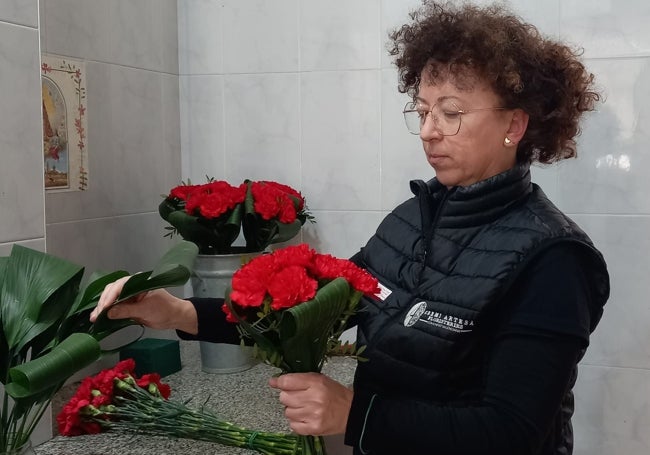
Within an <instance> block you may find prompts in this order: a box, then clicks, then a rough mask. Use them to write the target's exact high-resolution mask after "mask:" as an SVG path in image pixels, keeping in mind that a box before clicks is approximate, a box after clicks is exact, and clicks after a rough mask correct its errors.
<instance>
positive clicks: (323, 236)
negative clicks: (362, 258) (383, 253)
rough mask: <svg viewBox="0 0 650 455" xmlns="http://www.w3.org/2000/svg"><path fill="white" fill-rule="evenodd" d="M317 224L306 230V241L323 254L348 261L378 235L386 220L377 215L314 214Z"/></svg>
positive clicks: (369, 212)
mask: <svg viewBox="0 0 650 455" xmlns="http://www.w3.org/2000/svg"><path fill="white" fill-rule="evenodd" d="M313 215H314V216H315V217H316V224H306V225H305V226H304V227H303V240H304V241H305V242H306V243H308V244H309V245H310V246H311V247H312V248H314V249H315V250H316V251H318V252H321V253H327V254H331V255H334V256H336V257H341V258H348V257H350V256H352V255H353V254H355V253H357V252H358V251H359V249H360V248H361V247H362V246H364V245H365V244H366V243H367V242H368V239H369V238H370V237H371V236H372V235H373V234H374V233H375V230H376V229H377V226H378V225H379V223H380V221H381V220H382V219H383V217H384V215H383V214H382V213H381V212H374V211H365V212H360V211H344V212H334V211H320V210H316V211H313Z"/></svg>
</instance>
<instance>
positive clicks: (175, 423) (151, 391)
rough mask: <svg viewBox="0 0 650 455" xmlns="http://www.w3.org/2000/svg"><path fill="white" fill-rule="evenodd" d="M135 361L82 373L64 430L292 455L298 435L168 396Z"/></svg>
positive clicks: (61, 422)
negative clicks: (242, 423) (255, 426)
mask: <svg viewBox="0 0 650 455" xmlns="http://www.w3.org/2000/svg"><path fill="white" fill-rule="evenodd" d="M134 369H135V362H134V361H133V360H132V359H127V360H124V361H121V362H120V363H118V364H117V365H116V366H115V367H114V368H112V369H108V370H103V371H101V372H100V373H99V374H97V375H96V376H93V377H88V378H85V379H84V380H83V381H82V382H81V385H80V386H79V388H78V389H77V392H76V393H75V395H74V396H73V397H72V398H71V399H70V401H68V403H67V404H66V405H65V406H64V407H63V410H62V411H61V412H60V413H59V414H58V416H57V418H56V420H57V424H58V428H59V433H61V434H62V435H64V436H78V435H81V434H96V433H100V432H103V431H115V432H128V433H137V434H148V435H157V436H160V435H164V436H172V437H177V438H188V439H196V440H202V441H210V442H216V443H220V444H225V445H229V446H234V447H243V448H247V449H251V450H255V451H258V452H260V453H263V454H277V455H296V454H299V453H300V452H299V451H298V445H297V441H298V437H297V436H295V435H291V434H285V433H269V432H260V431H252V430H247V429H245V428H242V427H239V426H236V425H234V424H232V423H230V422H226V421H223V420H221V419H220V418H219V417H218V416H216V415H214V414H212V413H210V412H209V411H207V410H206V409H204V408H202V409H201V410H193V409H191V408H189V407H188V406H186V405H185V404H183V403H177V402H174V401H172V400H169V399H168V398H169V395H170V393H171V390H170V387H169V386H168V385H167V384H164V383H162V382H161V381H160V375H158V374H156V373H152V374H145V375H143V376H141V377H139V378H138V377H136V375H135V374H134V372H133V371H134Z"/></svg>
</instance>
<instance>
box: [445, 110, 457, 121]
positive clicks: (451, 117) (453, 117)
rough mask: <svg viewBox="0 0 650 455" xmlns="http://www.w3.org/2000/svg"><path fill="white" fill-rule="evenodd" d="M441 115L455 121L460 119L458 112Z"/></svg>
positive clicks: (446, 112)
mask: <svg viewBox="0 0 650 455" xmlns="http://www.w3.org/2000/svg"><path fill="white" fill-rule="evenodd" d="M442 113H443V114H444V115H445V117H447V118H449V119H455V118H458V117H460V112H458V111H443V112H442Z"/></svg>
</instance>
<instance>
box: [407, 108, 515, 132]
mask: <svg viewBox="0 0 650 455" xmlns="http://www.w3.org/2000/svg"><path fill="white" fill-rule="evenodd" d="M503 109H507V108H506V107H484V108H478V109H466V110H463V109H461V108H459V107H458V106H457V105H456V103H454V102H453V101H450V100H443V101H441V102H439V103H436V104H434V105H433V106H432V107H431V109H429V110H427V109H424V108H422V107H419V105H418V103H415V102H413V101H411V102H409V103H406V106H404V111H403V112H404V121H406V128H407V129H408V130H409V133H411V134H420V130H421V129H422V126H423V125H424V122H425V121H426V119H427V115H431V118H432V119H433V126H434V127H435V128H436V129H437V130H438V131H439V132H440V134H442V135H443V136H455V135H456V134H458V132H459V131H460V123H461V119H462V117H463V115H464V114H471V113H472V112H478V111H498V110H503Z"/></svg>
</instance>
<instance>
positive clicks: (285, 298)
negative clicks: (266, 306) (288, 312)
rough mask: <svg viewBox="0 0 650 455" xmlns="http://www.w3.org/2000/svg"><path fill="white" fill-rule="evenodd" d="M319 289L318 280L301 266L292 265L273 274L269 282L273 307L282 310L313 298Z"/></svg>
mask: <svg viewBox="0 0 650 455" xmlns="http://www.w3.org/2000/svg"><path fill="white" fill-rule="evenodd" d="M317 290H318V281H316V280H315V279H313V278H311V277H310V276H309V275H307V271H306V270H305V269H304V268H303V267H300V266H297V265H291V266H289V267H286V268H285V269H283V270H280V271H279V272H277V273H276V274H275V275H274V276H273V280H272V281H271V283H270V284H269V295H270V296H271V298H272V300H271V308H272V309H273V310H276V311H277V310H281V309H283V308H291V307H292V306H295V305H297V304H299V303H302V302H306V301H308V300H311V299H313V298H314V296H315V295H316V291H317Z"/></svg>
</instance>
